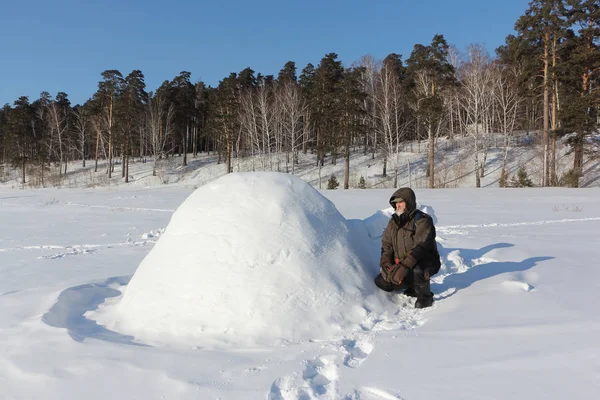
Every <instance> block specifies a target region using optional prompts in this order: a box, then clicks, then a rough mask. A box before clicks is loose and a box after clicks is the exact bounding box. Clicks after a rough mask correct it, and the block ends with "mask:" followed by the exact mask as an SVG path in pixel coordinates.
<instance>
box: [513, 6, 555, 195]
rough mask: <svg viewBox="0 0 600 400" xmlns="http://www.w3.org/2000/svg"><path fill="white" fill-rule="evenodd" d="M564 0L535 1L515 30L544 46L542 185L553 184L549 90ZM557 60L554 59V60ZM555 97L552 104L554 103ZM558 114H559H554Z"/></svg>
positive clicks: (542, 67) (536, 43)
mask: <svg viewBox="0 0 600 400" xmlns="http://www.w3.org/2000/svg"><path fill="white" fill-rule="evenodd" d="M563 2H564V0H532V1H531V2H530V3H529V8H528V9H527V10H526V11H525V14H524V15H523V16H521V17H520V18H519V19H518V20H517V22H516V24H515V30H517V32H519V35H520V36H521V37H523V38H524V39H525V40H528V41H530V42H531V43H533V44H535V45H538V46H539V47H541V48H542V49H543V52H542V55H541V66H540V67H541V68H540V69H541V71H542V76H543V84H542V85H543V86H542V89H543V108H542V112H543V137H542V146H543V150H544V155H543V186H548V185H549V184H550V160H551V154H550V142H549V138H550V97H549V96H550V91H551V88H552V86H553V85H552V84H553V82H552V76H551V68H552V66H553V60H555V56H556V49H557V46H558V42H559V40H560V37H561V36H562V34H563V31H564V26H565V20H564V18H563V14H562V10H563ZM554 63H555V61H554ZM554 101H555V100H553V104H554ZM554 114H556V113H554Z"/></svg>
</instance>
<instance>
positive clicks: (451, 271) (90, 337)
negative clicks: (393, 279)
mask: <svg viewBox="0 0 600 400" xmlns="http://www.w3.org/2000/svg"><path fill="white" fill-rule="evenodd" d="M230 179H231V178H230ZM221 181H222V180H219V181H215V182H213V183H212V184H209V185H205V186H201V187H200V189H198V191H197V192H196V193H197V194H198V193H199V195H195V197H189V196H190V195H191V194H192V193H193V188H191V187H189V188H186V187H182V186H180V187H178V186H174V185H169V186H163V187H158V188H151V189H143V188H139V187H137V188H136V187H130V188H125V187H122V186H121V187H110V188H102V189H87V190H86V189H42V190H14V189H8V188H6V189H0V220H1V221H2V224H0V274H1V276H2V279H0V310H1V312H0V399H57V400H58V399H61V400H63V399H73V400H80V399H86V400H95V399H98V400H100V399H102V400H106V399H140V400H150V399H223V400H228V399H233V400H236V399H240V400H248V399H270V400H291V399H332V400H333V399H344V400H359V399H360V400H371V399H373V400H375V399H384V400H389V399H403V400H412V399H478V400H479V399H527V400H531V399H536V398H544V399H565V398H573V399H588V398H595V397H596V396H597V395H598V393H600V344H599V343H598V339H597V338H598V337H599V336H600V313H598V310H597V307H598V300H599V298H600V296H599V294H598V287H599V284H598V282H600V266H599V265H598V264H599V259H600V257H599V256H600V248H599V244H600V241H599V239H598V232H600V191H599V190H597V189H552V188H547V189H495V188H488V189H465V188H462V189H445V190H424V189H423V190H416V193H417V199H418V201H419V202H420V203H421V206H422V208H426V210H427V212H428V213H430V214H431V215H433V216H434V217H435V218H436V219H437V224H436V226H437V232H438V248H439V250H440V254H441V256H442V262H443V265H442V270H441V271H440V273H439V274H438V275H437V276H435V277H434V279H433V282H434V283H433V284H432V291H433V292H434V293H435V294H436V296H435V299H436V302H435V305H434V307H433V308H431V309H427V310H415V309H414V308H413V307H412V304H413V303H414V300H413V299H409V298H406V297H404V296H403V295H400V294H387V293H383V292H379V291H377V290H376V288H375V286H374V284H372V282H371V279H372V278H373V277H374V276H375V274H376V273H377V261H378V253H379V246H380V238H379V235H380V234H381V232H382V231H383V228H384V227H385V223H386V222H387V218H388V216H389V215H390V214H389V213H390V212H391V208H389V204H388V203H387V202H388V199H389V197H390V195H391V193H392V192H393V190H390V189H385V190H347V191H342V190H336V191H322V192H320V193H321V194H319V192H316V191H312V192H311V190H312V189H309V188H307V187H303V186H301V185H300V186H298V185H296V184H294V185H296V186H294V185H291V186H293V190H292V189H289V190H287V189H285V188H282V187H283V186H285V185H278V186H273V187H271V188H269V187H268V185H267V186H260V185H258V186H257V189H256V191H255V192H252V190H251V191H250V192H247V191H246V192H243V191H242V192H239V191H238V190H237V189H241V190H248V188H247V187H246V186H244V185H243V181H244V179H241V178H235V177H234V178H233V181H231V182H230V184H229V185H228V186H227V189H228V190H229V192H227V193H228V196H229V197H228V196H225V197H223V193H224V189H223V188H222V187H219V182H221ZM306 186H308V185H306ZM290 190H292V191H290ZM225 192H226V191H225ZM211 193H214V195H213V194H211ZM323 196H325V197H326V198H328V199H329V200H331V202H332V203H333V205H335V207H333V206H332V205H331V203H329V202H328V201H327V200H326V199H325V198H324V197H323ZM188 197H189V198H188ZM304 198H306V199H308V200H310V201H302V199H304ZM186 199H187V200H186ZM184 202H185V203H184ZM182 203H184V205H185V207H183V206H182V207H181V208H180V209H179V210H178V208H179V206H180V205H182ZM315 204H316V206H314V207H313V206H311V205H315ZM202 207H206V209H202ZM336 209H337V210H339V213H338V212H337V211H336ZM175 210H178V211H177V213H175V215H174V212H175ZM206 210H210V212H208V211H207V212H206V213H205V212H204V211H206ZM269 210H274V211H273V212H270V211H269ZM340 214H341V216H340ZM172 216H173V220H172V221H171V217H172ZM315 217H318V220H317V219H315ZM170 221H171V225H170V224H169V222H170ZM282 221H283V222H282ZM167 226H169V227H168V228H167ZM165 229H166V230H165ZM282 230H283V231H282ZM213 232H214V237H213V236H212V235H211V233H213ZM236 232H237V233H238V236H236ZM281 232H285V233H286V235H285V237H284V239H285V240H282V239H281V237H277V236H276V234H279V233H281ZM163 239H164V240H163ZM161 240H162V243H161ZM157 242H158V243H159V244H158V245H156V246H155V243H157ZM250 245H252V246H251V247H248V248H245V249H240V247H243V246H250ZM227 246H229V247H227ZM307 249H317V250H318V255H319V256H322V257H317V253H315V252H311V251H308V250H307ZM175 250H177V251H175ZM227 250H232V251H231V252H229V253H228V252H227ZM215 253H218V254H221V255H222V258H220V257H217V256H215ZM146 256H148V257H146ZM145 258H146V259H145ZM144 259H145V260H144ZM142 260H144V262H143V263H142ZM321 260H323V263H322V265H315V264H316V263H317V262H320V261H321ZM209 261H210V263H209ZM138 266H139V267H140V268H139V270H140V271H141V270H142V269H146V270H148V271H149V272H146V273H145V274H144V276H142V274H141V273H140V274H138V275H135V276H134V273H136V269H138ZM142 267H143V268H142ZM186 267H187V269H186ZM254 267H256V268H254ZM251 270H252V271H251ZM157 271H160V274H159V272H157ZM199 271H200V272H202V273H200V272H199ZM221 271H224V272H223V273H221ZM244 271H247V274H246V272H244ZM282 271H287V272H285V273H284V272H282ZM261 272H264V273H266V274H269V275H268V276H263V277H262V278H264V279H261V275H260V273H261ZM288 272H289V274H288V275H289V276H287V278H289V280H286V273H288ZM161 274H162V275H161ZM186 274H187V275H186ZM232 274H234V275H232ZM245 274H246V275H245ZM273 274H275V275H273ZM314 276H316V277H317V278H318V279H313V278H312V277H314ZM132 277H133V278H132ZM202 277H206V280H203V279H202ZM157 278H160V279H157ZM246 278H247V279H246ZM245 279H246V281H247V282H248V285H247V286H245V285H244V281H245ZM311 279H312V280H311ZM277 282H281V285H277ZM289 282H291V283H296V285H298V284H300V285H302V284H303V282H310V284H311V285H312V292H311V293H310V294H309V295H307V294H306V293H307V292H306V291H307V290H309V289H310V288H309V287H308V285H307V286H306V287H302V288H301V289H302V290H299V289H298V288H297V287H296V289H294V285H290V284H288V283H289ZM263 283H264V284H265V288H266V289H265V290H264V291H263V290H261V288H262V286H261V285H262V284H263ZM196 288H197V289H198V290H197V291H196V290H195V289H196ZM267 288H268V289H267ZM336 290H337V291H336ZM264 293H267V294H269V296H270V297H269V298H270V299H271V300H270V301H266V302H261V301H260V299H261V296H262V295H263V294H264ZM134 295H135V296H134ZM128 296H129V297H130V300H126V299H127V297H128ZM203 296H204V297H203ZM281 296H288V297H289V296H291V300H290V301H288V302H285V303H283V302H282V304H278V303H277V302H276V300H277V299H279V298H281ZM294 296H296V297H294ZM215 299H219V301H215ZM257 299H258V300H257ZM309 299H312V300H314V303H312V304H311V303H310V301H308V300H309ZM221 300H222V301H221ZM236 301H237V303H238V304H239V308H237V306H236ZM248 304H250V305H252V306H253V307H254V308H253V310H254V312H255V313H252V314H248V313H250V312H251V311H252V308H251V307H250V308H249V307H246V306H247V305H248ZM280 311H281V312H287V314H286V315H287V316H286V315H283V314H282V313H281V312H280ZM227 312H229V314H227V315H225V313H227ZM244 316H247V317H248V318H249V319H248V320H247V323H246V320H244ZM213 320H214V322H215V324H214V326H217V327H218V329H217V330H216V331H212V332H211V331H210V329H211V327H213V324H212V323H211V321H213ZM96 321H98V323H97V322H96ZM327 321H333V322H334V323H333V322H332V323H331V325H330V326H325V325H326V323H327ZM192 322H198V326H202V329H198V330H196V331H193V330H194V327H193V326H190V323H192ZM228 323H231V324H235V330H233V331H226V330H223V329H222V326H221V325H219V324H228ZM186 324H187V325H186ZM270 326H272V327H273V329H272V330H270V329H269V327H270ZM305 327H310V329H308V330H307V329H305ZM203 332H208V333H207V334H206V336H208V337H210V338H211V340H204V335H203ZM219 332H221V333H222V334H220V335H219ZM278 339H279V340H278Z"/></svg>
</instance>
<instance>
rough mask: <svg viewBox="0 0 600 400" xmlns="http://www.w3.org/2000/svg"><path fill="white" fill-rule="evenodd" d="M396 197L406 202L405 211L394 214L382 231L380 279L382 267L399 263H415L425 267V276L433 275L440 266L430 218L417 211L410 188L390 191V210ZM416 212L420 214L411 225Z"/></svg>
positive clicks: (394, 206) (391, 267) (410, 264)
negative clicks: (392, 192)
mask: <svg viewBox="0 0 600 400" xmlns="http://www.w3.org/2000/svg"><path fill="white" fill-rule="evenodd" d="M397 197H401V198H402V199H404V201H405V202H406V211H405V212H404V213H403V214H402V215H400V216H398V215H397V214H394V215H393V216H392V218H391V219H390V222H389V223H388V225H387V227H386V229H385V231H384V232H383V238H382V240H381V260H380V263H379V264H380V266H381V269H382V275H383V276H384V278H386V276H387V275H388V274H386V273H385V272H386V267H388V270H389V269H393V268H394V267H397V266H398V265H400V264H401V265H404V266H405V267H407V268H408V269H413V268H415V266H417V265H419V266H420V267H421V269H423V270H425V269H427V270H428V274H427V275H433V274H435V273H437V272H438V271H439V269H440V255H439V253H438V250H437V244H436V242H435V227H434V226H433V220H432V219H431V217H430V216H429V215H427V214H425V213H424V212H422V211H419V210H417V202H416V196H415V193H414V192H413V191H412V189H409V188H402V189H398V190H397V191H396V192H395V193H394V195H393V196H392V197H391V198H390V204H391V205H392V207H393V208H394V209H395V208H396V205H395V203H394V202H393V200H394V199H395V198H397ZM417 213H420V215H419V217H418V220H417V223H416V224H415V216H416V214H417ZM396 261H398V262H396ZM397 264H398V265H397ZM386 280H389V279H386Z"/></svg>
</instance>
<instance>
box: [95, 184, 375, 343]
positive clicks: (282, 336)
mask: <svg viewBox="0 0 600 400" xmlns="http://www.w3.org/2000/svg"><path fill="white" fill-rule="evenodd" d="M365 240H368V239H367V237H366V236H365ZM353 241H354V242H355V243H353ZM356 241H357V238H356V237H355V235H352V234H351V232H350V229H349V226H348V223H347V221H346V220H345V218H344V217H343V216H342V215H341V214H340V213H339V212H338V210H337V209H336V208H335V206H334V205H333V204H332V203H331V202H330V201H329V200H328V199H326V198H325V197H324V196H323V195H321V194H320V193H319V192H318V191H317V190H315V189H314V188H313V187H312V186H310V185H309V184H308V183H306V182H305V181H303V180H301V179H299V178H296V177H294V176H292V175H289V174H280V173H236V174H229V175H226V176H225V177H223V178H220V179H218V180H216V181H214V182H212V183H210V184H207V185H205V186H202V187H200V188H198V189H197V190H196V191H194V192H193V193H192V194H191V195H190V196H189V197H188V198H187V199H186V200H185V201H184V202H183V203H182V204H181V206H180V207H179V208H178V209H177V210H176V211H175V213H174V214H173V216H172V218H171V221H170V223H169V224H168V226H167V228H166V230H165V232H164V233H163V234H162V236H161V237H160V238H159V240H158V242H157V243H156V245H155V246H154V248H152V250H151V251H150V252H149V253H148V255H147V256H146V258H145V259H144V260H143V261H142V262H141V264H140V265H139V267H138V269H137V270H136V272H135V274H134V275H133V277H132V279H131V281H130V282H129V284H128V285H127V287H126V288H125V289H124V291H123V295H122V296H121V297H120V298H119V299H117V300H116V301H115V302H114V303H113V304H106V305H105V306H104V307H103V308H101V309H99V310H98V311H97V312H95V315H94V318H95V319H96V320H97V321H98V322H99V323H101V324H102V325H105V326H106V327H108V328H109V329H113V330H116V331H118V332H121V333H125V334H129V335H133V336H134V337H135V338H136V339H138V340H140V341H143V342H146V343H151V344H157V343H165V344H169V343H171V344H172V343H177V344H186V345H192V346H205V345H206V346H210V345H218V344H220V343H225V344H240V345H268V344H276V343H280V342H283V341H302V340H308V339H325V338H332V337H335V335H336V334H337V333H339V332H340V331H341V330H344V329H346V328H348V327H350V326H352V325H355V324H358V323H360V322H361V321H362V319H363V318H364V316H365V313H366V311H365V309H364V307H363V306H362V303H363V302H362V301H361V298H363V297H364V295H365V293H366V291H373V283H372V278H373V276H372V271H371V272H367V271H366V270H365V265H364V264H365V261H364V260H361V257H360V254H358V252H357V251H356V250H355V248H356V246H355V244H356ZM353 244H354V245H353ZM371 261H373V260H371ZM375 262H376V261H375Z"/></svg>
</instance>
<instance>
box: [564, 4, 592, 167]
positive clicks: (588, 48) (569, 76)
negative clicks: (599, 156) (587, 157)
mask: <svg viewBox="0 0 600 400" xmlns="http://www.w3.org/2000/svg"><path fill="white" fill-rule="evenodd" d="M565 15H566V16H567V18H568V22H569V25H571V26H574V27H578V28H579V29H578V31H577V33H578V35H577V34H576V33H575V32H573V31H571V30H570V31H569V32H568V33H567V40H566V42H565V44H564V46H563V48H562V57H563V59H565V60H566V61H565V65H564V68H563V69H562V74H561V79H562V82H563V87H564V91H565V101H564V102H563V104H562V108H561V110H560V115H561V120H562V122H563V129H564V131H565V132H566V133H574V135H572V136H571V137H570V138H569V144H570V145H571V147H572V148H573V150H574V159H573V173H574V174H577V175H578V176H579V177H581V175H582V174H583V156H584V145H585V141H586V137H587V136H589V135H590V134H591V133H593V132H595V131H596V130H597V129H598V126H599V124H598V111H599V107H600V92H599V91H598V90H597V89H596V88H597V87H598V85H599V84H600V4H599V3H598V2H597V1H592V0H567V8H566V10H565Z"/></svg>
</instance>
